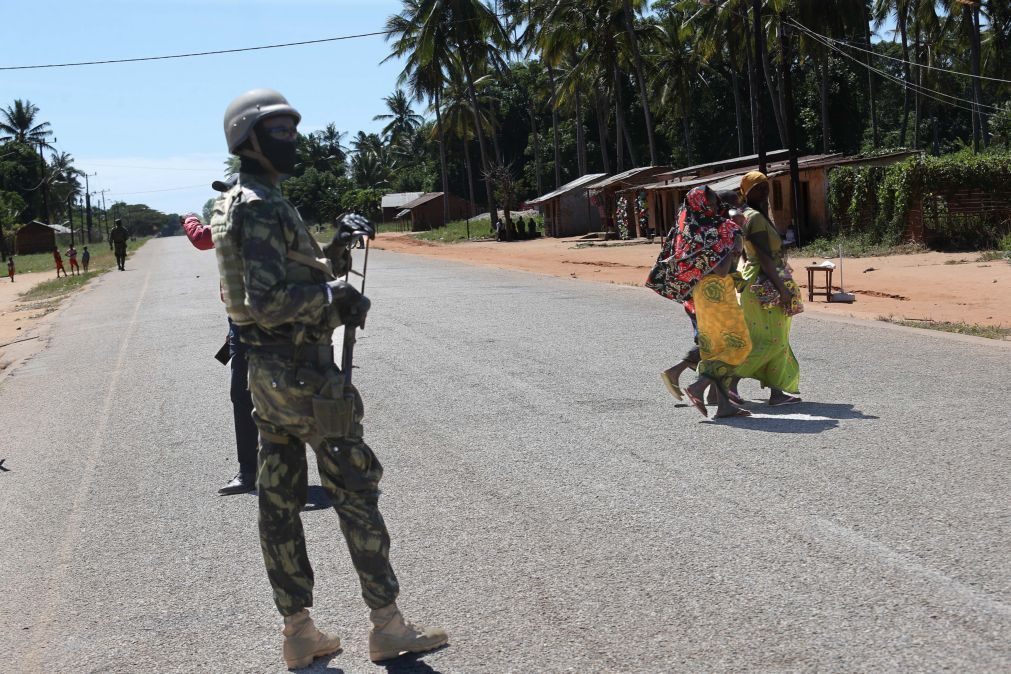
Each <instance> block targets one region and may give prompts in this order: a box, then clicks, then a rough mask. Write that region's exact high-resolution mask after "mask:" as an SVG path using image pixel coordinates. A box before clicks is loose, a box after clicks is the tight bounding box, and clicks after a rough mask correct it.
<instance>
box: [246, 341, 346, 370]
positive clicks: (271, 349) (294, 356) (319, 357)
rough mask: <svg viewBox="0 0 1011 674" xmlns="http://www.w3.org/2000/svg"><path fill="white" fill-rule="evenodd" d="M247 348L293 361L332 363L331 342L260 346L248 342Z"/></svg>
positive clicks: (320, 363) (256, 352)
mask: <svg viewBox="0 0 1011 674" xmlns="http://www.w3.org/2000/svg"><path fill="white" fill-rule="evenodd" d="M249 350H250V352H251V353H254V354H269V355H272V356H280V357H281V358H285V359H289V358H290V359H291V360H293V361H295V362H301V363H312V364H314V365H333V364H334V359H333V345H332V344H302V345H301V346H295V345H294V344H277V345H274V346H262V345H259V344H250V345H249Z"/></svg>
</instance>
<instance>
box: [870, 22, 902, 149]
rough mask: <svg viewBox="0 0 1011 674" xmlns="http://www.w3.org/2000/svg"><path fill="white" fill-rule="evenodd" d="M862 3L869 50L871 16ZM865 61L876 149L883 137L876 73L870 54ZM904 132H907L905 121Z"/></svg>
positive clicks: (872, 136) (872, 134) (872, 130)
mask: <svg viewBox="0 0 1011 674" xmlns="http://www.w3.org/2000/svg"><path fill="white" fill-rule="evenodd" d="M862 4H863V9H864V48H865V49H866V50H867V51H868V52H869V51H871V49H872V47H871V16H870V12H869V11H868V9H867V3H866V2H864V3H862ZM864 63H865V64H866V65H867V100H868V102H869V103H870V108H871V142H872V143H873V144H874V149H877V148H878V147H879V146H880V145H881V137H880V136H879V135H878V107H877V100H876V99H875V97H874V73H872V72H871V55H870V54H868V53H865V54H864ZM903 133H905V121H903Z"/></svg>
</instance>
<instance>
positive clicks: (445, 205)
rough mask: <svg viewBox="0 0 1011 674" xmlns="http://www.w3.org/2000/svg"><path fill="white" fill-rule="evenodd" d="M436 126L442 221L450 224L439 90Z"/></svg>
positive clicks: (444, 134) (444, 135)
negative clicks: (437, 130)
mask: <svg viewBox="0 0 1011 674" xmlns="http://www.w3.org/2000/svg"><path fill="white" fill-rule="evenodd" d="M435 124H436V126H438V127H439V172H440V173H441V174H442V221H443V222H444V223H445V222H449V171H448V170H447V168H446V132H445V130H444V129H443V128H442V107H441V105H440V99H439V88H438V87H436V89H435Z"/></svg>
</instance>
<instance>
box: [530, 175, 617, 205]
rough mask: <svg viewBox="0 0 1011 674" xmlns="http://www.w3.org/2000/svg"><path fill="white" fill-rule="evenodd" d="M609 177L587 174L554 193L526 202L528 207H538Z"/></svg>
mask: <svg viewBox="0 0 1011 674" xmlns="http://www.w3.org/2000/svg"><path fill="white" fill-rule="evenodd" d="M605 177H607V174H606V173H587V174H586V175H585V176H581V177H579V178H576V179H575V180H573V181H572V182H568V183H565V184H564V185H562V186H561V187H559V188H558V189H557V190H555V191H554V192H548V193H547V194H545V195H543V196H539V197H537V198H536V199H530V200H529V201H527V202H526V204H527V205H528V206H536V205H537V204H543V203H544V202H546V201H551V200H552V199H554V198H556V197H560V196H562V195H563V194H565V193H566V192H571V191H572V190H575V189H578V188H580V187H588V186H590V185H592V184H593V183H595V182H597V181H598V180H600V179H601V178H605Z"/></svg>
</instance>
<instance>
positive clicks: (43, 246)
mask: <svg viewBox="0 0 1011 674" xmlns="http://www.w3.org/2000/svg"><path fill="white" fill-rule="evenodd" d="M14 243H15V248H16V253H17V254H18V255H30V254H32V253H48V252H51V251H52V250H53V248H54V247H55V246H56V233H55V232H54V231H53V230H51V229H49V228H48V227H40V226H38V225H26V226H25V227H22V228H21V231H19V232H18V233H17V235H16V236H15V237H14Z"/></svg>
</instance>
